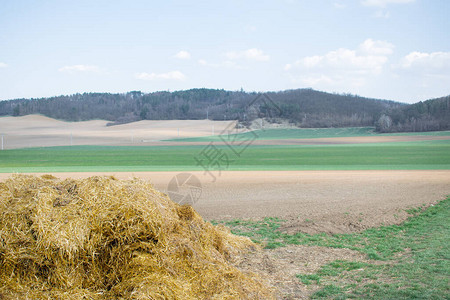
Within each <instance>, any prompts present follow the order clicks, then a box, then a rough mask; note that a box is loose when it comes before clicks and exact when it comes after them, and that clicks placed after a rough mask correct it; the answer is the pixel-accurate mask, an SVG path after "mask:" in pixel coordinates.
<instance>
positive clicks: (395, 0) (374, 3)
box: [361, 0, 415, 7]
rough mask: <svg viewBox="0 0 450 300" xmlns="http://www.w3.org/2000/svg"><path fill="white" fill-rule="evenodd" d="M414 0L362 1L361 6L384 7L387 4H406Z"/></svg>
mask: <svg viewBox="0 0 450 300" xmlns="http://www.w3.org/2000/svg"><path fill="white" fill-rule="evenodd" d="M414 1H415V0H363V1H361V4H362V5H364V6H375V7H386V6H387V5H389V4H407V3H412V2H414Z"/></svg>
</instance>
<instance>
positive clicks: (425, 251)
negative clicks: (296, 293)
mask: <svg viewBox="0 0 450 300" xmlns="http://www.w3.org/2000/svg"><path fill="white" fill-rule="evenodd" d="M410 212H411V213H413V214H414V216H412V217H410V218H409V219H408V220H407V221H405V222H404V223H403V224H401V225H392V226H384V227H380V228H373V229H369V230H366V231H363V232H361V233H354V234H337V235H326V234H316V235H308V234H302V233H298V234H294V235H289V234H283V233H281V232H279V231H278V230H277V229H278V228H279V226H281V225H282V223H283V220H280V219H276V218H266V219H265V220H263V221H259V222H255V221H239V220H235V221H230V222H226V225H228V226H230V227H231V229H232V232H234V233H236V234H241V235H245V236H249V237H251V238H252V239H253V240H254V241H256V242H259V243H262V244H264V245H266V246H268V248H273V247H281V246H285V245H287V244H303V245H311V246H313V245H315V246H317V245H318V246H324V247H333V248H348V249H352V250H356V251H359V252H361V253H364V254H366V255H367V258H369V259H372V260H379V261H381V262H382V263H377V264H374V263H366V262H358V261H342V260H338V261H333V262H331V263H328V264H325V265H323V266H322V267H321V268H320V269H319V270H318V271H317V272H316V273H314V274H298V275H297V278H298V279H299V280H300V281H301V282H302V283H304V284H315V285H318V286H319V290H318V291H317V292H316V293H315V294H313V295H312V298H330V299H347V298H358V299H359V298H363V299H450V247H449V246H448V245H449V241H450V197H449V198H447V199H446V200H443V201H441V202H440V203H439V204H437V205H435V206H432V207H429V208H428V209H426V210H424V208H423V207H419V208H417V209H416V210H411V211H410Z"/></svg>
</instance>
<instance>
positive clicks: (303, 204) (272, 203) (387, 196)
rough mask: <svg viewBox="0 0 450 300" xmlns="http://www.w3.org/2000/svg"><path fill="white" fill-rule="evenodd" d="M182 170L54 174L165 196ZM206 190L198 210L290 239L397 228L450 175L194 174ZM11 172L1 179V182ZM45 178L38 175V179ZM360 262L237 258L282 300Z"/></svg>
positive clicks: (319, 256)
mask: <svg viewBox="0 0 450 300" xmlns="http://www.w3.org/2000/svg"><path fill="white" fill-rule="evenodd" d="M177 174H179V173H178V172H135V173H131V172H125V173H118V172H114V173H101V172H98V173H53V175H54V176H57V177H59V178H68V177H72V178H84V177H88V176H94V175H112V176H115V177H117V178H121V179H126V178H131V177H140V178H143V179H145V180H148V181H150V182H151V183H153V185H154V186H155V187H156V188H157V189H159V190H161V191H163V192H167V185H168V183H169V182H170V180H171V179H172V178H173V177H174V176H176V175H177ZM192 174H193V175H195V176H196V177H197V178H198V179H199V180H200V182H201V184H202V194H201V196H200V198H199V199H198V201H197V202H196V203H195V204H194V207H195V209H196V210H197V211H198V212H199V213H200V214H201V215H202V216H203V217H204V218H205V219H207V220H231V219H254V220H259V219H262V218H264V217H269V216H277V217H280V218H283V219H285V220H287V221H286V223H285V225H284V226H283V227H282V228H281V230H283V231H285V232H288V233H295V232H299V231H302V232H306V233H318V232H325V233H351V232H357V231H361V230H363V229H366V228H369V227H375V226H381V225H389V224H399V223H401V222H402V221H404V220H405V219H406V218H407V217H408V214H407V213H406V212H405V210H406V209H408V208H413V207H418V206H422V205H424V206H425V207H427V206H430V205H434V204H435V203H437V202H438V201H440V200H442V199H443V198H444V197H445V196H446V195H449V194H450V170H417V171H416V170H414V171H400V170H395V171H264V172H255V171H227V172H222V174H221V175H220V176H219V177H217V180H216V182H211V178H210V177H209V176H207V175H205V174H204V173H203V172H192ZM10 175H11V174H6V173H0V181H2V180H4V179H5V178H7V177H9V176H10ZM34 175H41V174H34ZM338 259H340V260H349V261H363V262H370V263H372V264H379V263H383V262H379V261H368V260H367V258H366V257H365V256H364V255H363V254H361V253H359V252H356V251H353V250H349V249H333V248H326V247H318V246H302V245H290V246H287V247H282V248H277V249H273V250H263V251H257V252H251V253H248V254H245V255H241V256H237V257H236V258H235V265H236V266H238V267H239V268H240V269H242V270H250V271H254V272H258V273H259V274H260V275H261V276H262V277H263V278H265V279H266V280H267V281H268V283H269V284H271V285H272V286H274V287H275V288H276V289H277V291H278V292H277V298H279V299H306V298H308V296H309V295H311V294H312V293H313V292H314V291H316V290H317V289H318V288H319V287H318V286H316V285H304V284H302V283H301V281H300V280H299V279H298V278H296V277H295V275H296V274H299V273H302V274H312V273H314V272H316V271H317V270H318V269H319V268H320V267H321V266H322V265H324V264H326V263H329V262H331V261H334V260H338Z"/></svg>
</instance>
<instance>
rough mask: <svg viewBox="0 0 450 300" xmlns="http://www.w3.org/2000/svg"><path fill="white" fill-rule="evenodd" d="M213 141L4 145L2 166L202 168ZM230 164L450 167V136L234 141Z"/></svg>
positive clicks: (328, 167)
mask: <svg viewBox="0 0 450 300" xmlns="http://www.w3.org/2000/svg"><path fill="white" fill-rule="evenodd" d="M205 147H207V146H203V145H202V146H201V145H197V146H190V145H188V146H153V147H147V146H142V147H126V146H123V147H120V146H113V147H108V146H72V147H70V146H69V147H49V148H27V149H14V150H4V151H1V152H0V172H3V173H5V172H56V171H57V172H80V171H85V172H88V171H105V172H106V171H108V172H120V171H199V170H202V167H201V166H200V165H198V164H197V162H196V160H195V157H200V156H201V152H202V151H203V150H204V149H205ZM215 147H216V148H217V149H219V151H220V152H221V153H224V154H225V155H226V158H227V159H226V160H225V159H224V160H223V162H222V165H220V166H219V167H217V168H216V171H219V170H221V171H224V170H230V171H232V170H235V171H237V170H248V171H252V170H399V169H403V170H416V169H417V170H420V169H430V170H436V169H449V168H450V155H449V153H450V140H438V141H419V142H404V143H372V144H355V145H324V146H314V145H302V146H293V145H281V146H277V145H255V146H250V147H248V148H246V149H244V150H245V151H242V154H241V155H240V156H236V155H235V154H234V153H233V152H232V150H230V148H229V147H227V146H223V145H218V146H215Z"/></svg>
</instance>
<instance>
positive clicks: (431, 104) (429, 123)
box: [376, 96, 450, 132]
mask: <svg viewBox="0 0 450 300" xmlns="http://www.w3.org/2000/svg"><path fill="white" fill-rule="evenodd" d="M376 125H377V130H378V131H380V132H400V131H413V132H414V131H436V130H448V129H450V96H447V97H442V98H437V99H431V100H427V101H423V102H422V101H420V102H418V103H414V104H411V105H403V106H399V107H392V108H390V109H388V110H387V111H386V112H385V113H384V114H383V115H382V116H381V117H380V119H379V121H378V122H377V124H376Z"/></svg>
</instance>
